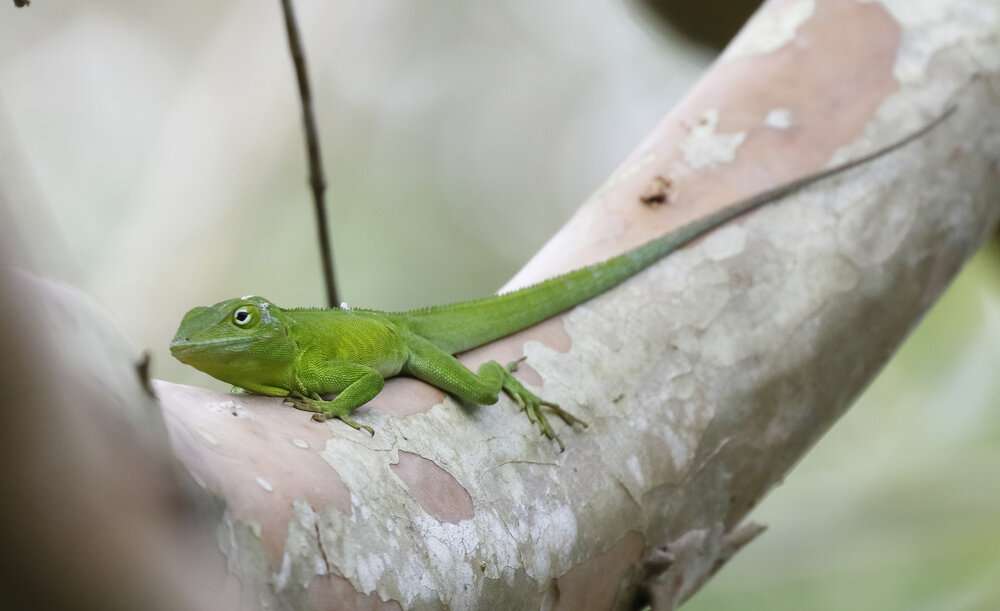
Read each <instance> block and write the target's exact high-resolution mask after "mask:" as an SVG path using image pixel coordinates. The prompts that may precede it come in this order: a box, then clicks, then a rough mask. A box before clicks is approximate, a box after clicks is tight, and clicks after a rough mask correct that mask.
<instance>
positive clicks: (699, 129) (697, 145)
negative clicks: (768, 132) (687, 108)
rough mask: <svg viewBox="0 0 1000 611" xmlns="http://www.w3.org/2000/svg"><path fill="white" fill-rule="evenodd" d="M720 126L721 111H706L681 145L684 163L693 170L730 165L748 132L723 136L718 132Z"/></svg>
mask: <svg viewBox="0 0 1000 611" xmlns="http://www.w3.org/2000/svg"><path fill="white" fill-rule="evenodd" d="M718 125H719V111H718V110H716V109H711V110H706V111H705V112H704V113H703V114H702V115H701V117H700V118H699V119H698V122H697V124H695V125H693V126H691V131H690V133H689V134H688V136H687V138H685V139H684V142H682V143H681V152H682V153H684V161H685V163H687V165H688V167H690V168H691V169H692V170H698V169H701V168H708V167H712V166H714V165H718V164H720V163H728V162H731V161H732V160H733V159H735V158H736V149H737V148H739V146H740V145H741V144H743V141H744V140H745V139H746V132H735V133H731V134H722V133H718V132H716V128H717V127H718Z"/></svg>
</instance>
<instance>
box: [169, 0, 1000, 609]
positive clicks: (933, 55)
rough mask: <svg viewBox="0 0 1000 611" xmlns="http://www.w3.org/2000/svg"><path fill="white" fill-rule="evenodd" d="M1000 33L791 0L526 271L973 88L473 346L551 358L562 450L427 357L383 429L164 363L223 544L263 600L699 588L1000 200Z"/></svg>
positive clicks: (517, 605)
mask: <svg viewBox="0 0 1000 611" xmlns="http://www.w3.org/2000/svg"><path fill="white" fill-rule="evenodd" d="M998 31H1000V14H998V9H997V6H996V5H995V3H993V2H988V1H979V0H949V1H941V0H923V1H918V2H913V1H910V0H906V1H903V0H885V1H882V2H874V1H873V2H854V1H850V0H826V1H815V2H814V1H812V0H791V1H779V2H772V3H770V4H769V5H767V6H766V7H765V9H764V10H762V12H761V13H759V14H758V15H757V16H756V17H755V18H754V19H753V20H752V21H751V23H750V24H749V25H748V27H747V28H746V29H745V31H744V32H743V33H741V35H740V36H739V37H738V38H737V40H736V41H734V43H733V45H731V47H730V49H729V50H728V51H727V52H726V54H725V55H724V56H723V57H722V59H721V60H720V61H719V62H718V63H717V65H716V66H714V67H713V69H712V70H711V71H710V73H709V74H708V75H707V76H706V77H705V79H704V80H703V81H702V82H701V83H700V84H699V85H698V86H697V87H696V88H695V89H694V91H693V92H692V93H691V95H690V96H689V97H688V98H687V99H686V100H685V101H684V102H683V103H682V104H681V105H680V106H679V107H678V108H677V109H676V110H675V111H674V112H672V113H671V114H670V115H668V117H667V118H666V119H665V120H664V122H663V123H662V124H661V125H660V126H658V127H657V128H656V129H655V130H654V131H653V133H652V134H651V136H650V137H649V138H648V139H647V140H646V142H645V143H643V144H642V146H640V147H639V149H638V150H637V151H636V152H635V153H634V154H633V155H632V156H631V157H630V158H629V159H628V160H627V161H626V162H625V163H624V164H623V165H622V166H621V167H620V168H619V169H618V170H617V171H616V172H615V173H614V175H613V176H612V177H611V178H610V179H609V180H608V182H607V183H606V185H605V186H604V187H603V188H602V189H601V190H600V191H599V192H598V193H597V194H595V195H594V197H593V198H592V199H591V200H590V201H588V202H587V204H586V205H585V206H584V207H583V208H582V209H581V210H580V212H579V213H578V214H577V215H576V216H575V218H574V219H573V220H572V221H571V222H570V223H569V224H568V225H567V227H566V228H565V229H564V230H563V231H562V232H561V233H560V234H558V235H557V236H556V237H555V238H554V239H553V240H552V242H551V243H550V244H549V245H547V246H546V248H545V249H543V250H542V251H541V253H540V254H539V255H538V256H537V257H536V258H535V259H534V260H533V261H532V262H531V263H530V264H529V265H528V266H527V267H526V268H525V270H524V271H523V272H522V273H521V274H519V275H518V276H517V277H516V278H515V280H514V281H513V282H512V284H511V286H517V285H522V284H526V283H528V282H533V281H536V280H539V279H541V278H544V277H547V276H549V275H551V274H553V273H557V272H560V271H565V270H568V269H571V268H574V267H578V266H579V265H581V264H585V263H589V262H592V261H596V260H599V259H602V258H604V257H606V256H608V255H610V254H614V253H617V252H620V251H621V250H622V249H624V248H626V247H629V246H633V245H635V244H637V243H640V242H642V241H644V240H646V239H648V238H650V237H652V236H654V235H657V234H659V233H661V232H663V231H666V230H668V229H670V228H672V227H675V226H677V225H680V224H682V223H684V222H686V221H687V220H688V219H690V218H693V217H696V216H698V215H700V214H703V213H704V212H705V211H707V210H710V209H713V208H715V207H717V206H720V205H723V204H724V203H727V202H729V201H732V200H734V199H735V198H737V197H740V196H744V195H747V194H750V193H753V192H755V191H758V190H761V189H763V188H765V187H767V186H770V185H773V184H775V183H777V182H779V181H783V180H787V179H790V178H792V177H795V176H798V175H800V174H802V173H805V172H808V171H811V170H815V169H817V168H819V167H823V166H825V165H827V164H830V163H833V162H835V161H838V160H844V159H847V158H849V157H853V156H857V155H860V154H862V153H864V152H866V151H868V150H871V149H872V148H873V147H875V146H877V145H879V144H880V143H886V142H888V141H889V140H892V139H894V138H897V137H899V136H900V135H902V134H904V133H906V132H908V131H909V130H912V129H914V128H915V127H917V126H918V125H920V124H921V123H923V122H925V121H926V120H928V119H929V118H930V117H931V116H933V115H935V114H937V113H938V112H939V111H940V110H941V109H942V108H944V107H945V106H946V105H947V104H949V103H950V102H955V103H957V104H958V105H959V110H958V112H957V113H956V115H955V116H954V117H952V118H951V119H950V120H948V121H947V122H946V124H944V125H943V126H941V128H939V129H937V130H935V131H934V132H933V133H932V134H931V135H930V136H929V137H927V138H926V139H924V140H922V141H920V142H917V143H915V144H913V145H911V146H909V147H907V148H906V149H904V150H902V151H900V152H898V153H895V154H894V155H892V156H891V157H889V158H886V159H884V160H881V161H879V162H877V163H874V164H871V165H869V166H867V167H864V168H861V169H859V170H857V171H854V172H851V173H850V174H849V175H846V176H844V177H842V178H839V179H836V180H831V181H828V182H826V183H825V184H823V185H821V186H818V187H816V188H813V189H810V190H809V191H807V192H804V193H801V194H799V195H796V196H794V197H791V198H788V199H787V200H786V201H784V202H782V203H780V204H779V205H775V206H773V207H770V208H767V209H765V210H762V211H760V212H758V213H755V214H752V215H750V216H748V217H747V218H745V219H742V220H740V221H739V222H736V223H732V224H730V225H729V226H727V227H725V228H723V229H721V230H719V231H716V232H715V233H713V234H712V235H711V236H709V237H707V238H706V239H704V240H702V241H701V242H700V243H698V244H696V245H693V246H692V247H690V248H686V249H684V251H683V252H680V253H677V254H676V255H674V256H672V257H670V258H669V259H668V260H666V261H663V262H661V263H660V264H658V265H656V266H655V267H654V268H652V269H650V270H648V271H647V272H645V273H643V274H641V275H640V276H639V277H637V278H635V279H634V280H632V281H630V282H629V283H627V284H626V285H625V286H623V287H621V288H620V289H618V290H615V291H613V292H611V293H609V294H607V295H604V296H602V297H600V298H598V299H595V300H593V301H592V302H590V303H587V304H586V305H584V306H581V307H578V308H576V309H575V310H573V311H572V312H570V313H568V314H567V315H565V316H563V317H561V318H559V319H556V320H553V321H549V322H547V323H544V324H542V325H539V326H538V327H536V328H534V329H531V330H529V331H526V332H524V333H521V334H519V335H517V336H515V337H512V338H508V339H506V340H504V341H502V342H498V343H497V344H496V345H493V346H489V347H487V348H484V349H480V350H477V351H474V352H473V353H470V354H468V355H466V357H465V361H466V362H467V363H468V364H469V365H470V366H473V367H474V366H475V365H477V364H478V363H479V362H481V361H482V360H484V359H487V358H498V359H499V360H504V359H508V358H512V357H516V356H520V355H521V354H524V355H526V356H527V357H528V361H527V362H528V364H529V365H530V371H529V372H528V374H527V376H526V380H527V381H528V382H530V383H531V384H533V385H534V386H535V387H536V388H537V390H538V391H539V392H540V393H541V394H542V395H543V396H546V397H548V398H551V399H554V400H556V401H557V402H559V403H561V404H562V405H564V406H566V407H568V408H571V409H573V410H575V411H576V412H578V413H580V414H582V415H583V416H584V417H585V418H587V419H588V420H589V421H590V422H591V423H592V427H591V428H590V429H589V430H588V431H587V432H585V433H572V432H570V431H563V434H564V435H565V438H566V441H567V442H568V449H567V451H566V452H565V453H563V454H559V453H557V452H556V451H555V448H554V447H553V446H552V445H551V444H549V443H546V442H544V441H543V440H542V439H541V438H540V437H539V436H538V435H537V434H536V433H535V432H534V431H533V430H532V428H531V426H530V425H529V424H528V422H527V420H526V419H524V418H523V416H522V415H520V414H518V413H517V409H516V407H515V406H514V405H513V404H512V403H511V402H509V401H506V400H504V401H501V403H500V404H498V405H496V406H492V407H486V408H478V409H476V408H469V407H466V406H462V405H459V404H457V403H455V402H454V401H453V400H452V399H450V398H446V397H444V396H443V395H441V394H440V393H437V392H436V391H433V390H430V389H427V388H426V387H423V386H422V385H420V384H419V383H416V382H412V381H395V382H392V383H391V384H390V385H389V386H388V387H387V391H386V392H385V393H384V394H383V395H381V396H380V397H379V398H378V399H377V400H376V401H375V402H374V403H373V404H372V405H371V406H370V407H366V408H363V409H362V410H360V412H359V416H360V417H362V418H365V419H366V421H367V422H369V423H370V424H372V425H374V426H375V428H376V429H377V431H378V432H377V434H376V435H375V437H374V438H369V437H368V436H367V435H365V434H364V433H359V432H355V431H352V430H350V429H348V428H347V427H345V426H343V425H341V424H339V423H332V424H327V425H324V426H317V425H314V424H312V423H310V422H308V418H307V417H306V416H305V415H303V414H301V413H297V412H295V411H292V410H289V409H287V408H284V407H282V406H281V405H280V402H279V401H276V400H271V399H262V398H245V397H232V396H220V395H216V394H214V393H210V392H207V391H204V390H199V389H195V388H189V387H178V386H173V385H169V384H166V383H160V384H159V385H158V391H159V393H160V394H161V396H162V398H163V401H164V405H165V408H166V410H167V414H168V420H167V421H168V426H169V428H170V430H171V433H172V437H173V439H174V441H175V444H176V447H177V448H178V451H179V453H180V455H181V457H182V458H183V459H184V461H185V462H186V464H188V466H189V468H190V469H191V472H192V474H194V476H195V477H196V478H197V479H198V481H200V482H202V483H203V485H204V486H205V487H206V489H208V490H210V491H211V492H212V493H213V494H216V495H218V496H219V497H220V498H222V499H225V501H226V503H227V509H226V512H225V515H224V519H223V521H222V523H221V524H220V526H219V542H220V545H221V548H222V550H223V553H224V554H225V555H226V558H227V559H228V562H229V566H230V570H231V571H232V572H233V573H234V574H236V575H237V576H239V578H240V581H241V583H242V588H243V591H244V600H245V601H254V602H256V603H258V604H260V605H261V606H264V607H268V608H317V609H329V608H385V609H394V608H403V609H445V608H448V609H474V608H481V609H487V608H488V609H534V608H541V609H608V608H622V609H625V608H629V606H631V605H633V604H635V602H636V600H637V596H638V597H639V598H638V600H641V597H642V596H646V597H649V598H651V599H652V600H653V602H655V606H656V608H657V609H670V608H673V607H674V606H675V605H677V604H679V602H681V601H682V600H684V599H685V598H686V597H688V596H689V595H690V594H691V593H692V592H693V591H694V590H695V589H696V588H697V587H699V586H700V585H701V584H702V583H704V581H705V580H706V579H707V578H708V576H710V575H711V574H713V573H714V572H715V571H716V570H717V569H718V567H719V566H720V564H721V563H722V562H724V561H725V559H727V558H728V557H729V556H730V555H731V554H732V553H733V552H734V551H735V550H736V549H738V548H739V547H740V546H741V545H743V544H744V543H746V541H747V540H749V538H751V537H752V535H753V534H754V533H756V532H757V529H756V528H754V527H752V526H749V525H745V524H743V520H744V518H745V517H746V515H747V512H748V511H749V510H750V509H751V508H752V507H753V506H754V505H755V504H756V503H757V502H758V501H759V500H760V499H761V497H762V496H763V495H764V494H765V493H766V492H767V491H768V490H769V489H770V488H771V487H772V486H774V485H775V484H776V483H778V482H780V481H781V479H782V478H783V477H784V475H785V473H787V471H788V470H789V469H790V468H791V467H792V466H793V465H794V464H795V462H796V461H797V460H798V459H799V458H800V457H801V456H802V454H803V453H804V452H805V451H806V450H807V449H808V448H809V447H810V446H811V445H812V444H813V443H814V442H815V440H816V439H817V438H818V437H819V436H820V435H821V434H822V433H823V432H824V431H825V430H826V429H827V428H828V427H829V426H830V425H831V424H832V423H833V422H834V421H835V420H836V419H837V418H838V417H839V416H840V415H841V414H842V413H843V412H844V410H845V409H846V408H847V407H848V406H849V405H850V403H851V401H852V399H853V398H855V397H856V396H857V395H858V394H859V393H860V392H861V390H862V389H863V388H864V387H865V385H866V384H867V383H868V382H869V381H870V380H871V379H872V378H873V376H874V375H875V374H876V373H877V372H878V371H879V369H880V368H881V367H882V365H883V364H884V363H885V362H886V361H887V359H888V358H889V357H890V355H891V354H892V352H893V351H894V350H895V348H896V347H897V346H898V345H899V344H900V342H901V341H902V340H903V339H904V337H905V336H906V334H907V333H908V332H909V331H910V330H911V329H912V328H913V327H914V325H915V324H916V323H917V322H918V321H919V319H920V316H921V315H922V314H923V312H924V311H926V309H927V308H928V307H929V306H930V305H931V304H932V303H933V301H934V299H935V298H936V297H937V296H938V295H939V294H940V292H941V291H942V290H943V289H944V288H945V287H946V286H947V284H948V282H949V281H950V279H951V278H952V277H953V276H954V275H955V273H956V272H957V271H958V269H959V267H960V266H961V265H962V263H963V262H964V261H965V260H966V258H967V257H968V256H969V255H970V254H971V253H972V252H973V251H974V250H975V248H976V247H977V246H978V245H979V244H980V243H981V242H982V241H983V240H984V239H985V238H986V237H987V236H988V235H989V232H990V231H991V228H992V227H993V226H994V224H995V223H996V220H997V218H998V216H1000V206H998V202H997V198H998V195H1000V187H998V184H1000V181H998V180H997V179H998V172H1000V168H998V159H1000V119H998V117H1000V112H998V111H1000V96H998V94H997V91H998V88H1000V86H998V83H1000V80H998V79H1000V72H998V71H1000V40H998V38H997V33H998ZM652 189H656V190H657V191H658V196H657V197H655V198H652V200H653V203H655V204H659V205H650V203H651V202H650V197H649V193H650V192H651V190H652ZM659 191H663V193H662V194H659ZM660 195H662V197H661V196H660ZM234 416H235V417H234ZM644 583H645V585H643V584H644ZM643 592H644V593H645V594H643Z"/></svg>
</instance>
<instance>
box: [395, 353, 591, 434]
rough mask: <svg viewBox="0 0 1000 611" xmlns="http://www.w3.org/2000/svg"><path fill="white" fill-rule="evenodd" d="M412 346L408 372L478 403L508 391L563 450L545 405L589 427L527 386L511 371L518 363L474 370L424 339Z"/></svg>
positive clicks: (489, 402) (567, 419)
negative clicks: (547, 415)
mask: <svg viewBox="0 0 1000 611" xmlns="http://www.w3.org/2000/svg"><path fill="white" fill-rule="evenodd" d="M409 345H410V358H409V360H408V361H407V363H406V367H405V369H406V372H407V373H409V374H410V375H412V376H413V377H415V378H419V379H421V380H423V381H425V382H428V383H430V384H433V385H434V386H436V387H438V388H440V389H441V390H444V391H446V392H448V393H450V394H452V395H454V396H456V397H458V398H459V399H461V400H463V401H467V402H469V403H476V404H478V405H492V404H494V403H496V402H497V399H498V398H499V396H500V391H501V390H502V391H504V392H506V393H507V394H508V395H510V397H511V398H512V399H514V401H516V402H517V404H518V405H520V406H521V409H523V410H524V412H525V413H526V414H527V416H528V419H529V420H531V421H532V422H533V423H535V425H536V426H538V428H539V430H540V431H541V432H542V434H543V435H545V436H546V437H548V438H549V439H552V440H553V441H555V442H556V443H557V444H559V449H560V450H563V449H565V447H564V446H563V443H562V440H561V439H559V436H558V435H556V433H555V431H554V430H553V429H552V425H550V424H549V421H548V418H547V417H546V415H545V412H544V409H543V408H548V409H550V410H552V411H553V412H555V414H556V415H557V416H559V417H560V418H562V420H563V421H564V422H565V423H566V424H568V425H570V426H572V425H574V424H579V425H582V426H584V427H586V426H587V423H586V422H584V421H583V420H580V419H579V418H577V417H576V416H574V415H573V414H571V413H569V412H567V411H566V410H564V409H562V408H561V407H559V406H558V405H556V404H555V403H552V402H550V401H545V400H544V399H542V398H540V397H538V396H537V395H535V393H533V392H531V391H530V390H528V389H527V388H525V387H524V385H522V384H521V382H520V381H518V379H517V378H515V377H514V376H513V375H512V374H511V372H512V371H515V370H516V369H517V363H516V362H515V363H511V364H510V365H509V366H508V367H504V366H503V365H501V364H500V363H498V362H496V361H488V362H486V363H483V364H482V365H480V367H479V371H478V372H477V373H473V372H472V371H470V370H469V369H468V368H467V367H466V366H465V365H463V364H462V363H461V362H460V361H459V360H458V359H456V358H455V357H454V356H452V355H450V354H448V353H447V352H445V351H443V350H441V349H440V348H438V347H437V346H434V345H433V344H431V343H430V342H429V341H427V340H425V339H423V338H419V337H416V338H412V339H411V340H410V341H409Z"/></svg>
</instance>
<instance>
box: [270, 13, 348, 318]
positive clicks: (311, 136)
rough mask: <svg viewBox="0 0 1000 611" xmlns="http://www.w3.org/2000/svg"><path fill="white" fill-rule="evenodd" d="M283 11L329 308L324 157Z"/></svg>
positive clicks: (290, 18)
mask: <svg viewBox="0 0 1000 611" xmlns="http://www.w3.org/2000/svg"><path fill="white" fill-rule="evenodd" d="M281 9H282V11H283V12H284V14H285V31H286V32H287V33H288V48H289V50H290V51H291V52H292V61H293V62H294V64H295V77H296V79H297V80H298V83H299V98H300V99H301V101H302V124H303V127H304V128H305V132H306V152H307V153H308V155H309V186H310V187H311V188H312V195H313V203H314V204H315V207H316V230H317V232H318V233H319V250H320V256H321V257H322V258H323V279H324V280H325V281H326V300H327V303H328V304H329V306H330V307H331V308H333V307H336V306H337V304H338V303H339V302H340V301H339V300H338V299H337V284H336V281H335V280H334V278H333V248H332V247H331V245H330V233H329V229H328V228H327V222H326V207H325V206H324V205H323V195H324V193H325V192H326V178H325V177H324V176H323V160H322V158H321V156H320V151H319V135H318V134H317V133H316V117H315V116H314V115H313V105H312V92H311V90H310V89H309V75H308V74H307V73H306V56H305V52H304V51H303V50H302V41H301V39H300V36H299V26H298V25H297V24H296V22H295V11H294V9H293V8H292V0H281Z"/></svg>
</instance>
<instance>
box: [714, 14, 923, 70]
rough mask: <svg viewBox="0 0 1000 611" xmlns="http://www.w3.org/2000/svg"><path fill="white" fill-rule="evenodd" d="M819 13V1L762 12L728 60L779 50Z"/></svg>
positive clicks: (743, 35)
mask: <svg viewBox="0 0 1000 611" xmlns="http://www.w3.org/2000/svg"><path fill="white" fill-rule="evenodd" d="M930 1H935V0H930ZM815 12H816V3H815V0H798V1H797V2H793V3H791V4H788V5H786V6H783V7H779V8H770V9H765V10H763V11H760V12H758V13H757V14H756V15H755V16H754V17H753V19H751V20H750V22H749V23H748V24H747V25H746V27H745V28H743V31H742V32H740V34H739V36H738V37H737V38H736V40H735V41H733V44H732V45H730V47H729V49H728V50H727V51H726V55H725V59H726V60H734V59H738V58H744V57H752V56H754V55H764V54H767V53H772V52H774V51H777V50H778V49H780V48H781V47H783V46H785V45H786V44H788V43H789V42H791V41H792V40H794V39H795V34H796V32H797V31H798V29H799V27H800V26H801V25H802V24H803V23H805V22H806V21H807V20H808V19H809V18H810V17H812V16H813V13H815Z"/></svg>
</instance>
